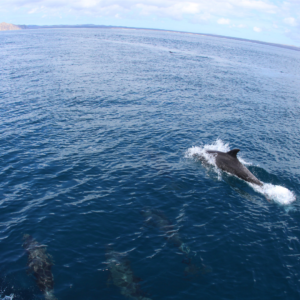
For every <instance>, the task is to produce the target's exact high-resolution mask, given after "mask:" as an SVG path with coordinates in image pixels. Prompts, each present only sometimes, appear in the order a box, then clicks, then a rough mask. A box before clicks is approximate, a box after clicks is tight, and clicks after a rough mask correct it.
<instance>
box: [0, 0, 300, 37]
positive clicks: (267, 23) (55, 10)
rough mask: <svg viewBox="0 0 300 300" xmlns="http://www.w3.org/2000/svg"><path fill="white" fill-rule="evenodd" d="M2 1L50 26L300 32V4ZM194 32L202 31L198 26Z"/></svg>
mask: <svg viewBox="0 0 300 300" xmlns="http://www.w3.org/2000/svg"><path fill="white" fill-rule="evenodd" d="M0 1H1V0H0ZM2 2H3V3H1V5H0V11H2V12H4V11H5V12H7V14H9V13H10V12H17V11H18V10H19V11H20V12H23V11H24V10H25V11H27V14H28V16H30V18H31V20H34V18H37V17H38V16H39V17H40V18H42V16H43V15H47V18H48V20H49V22H50V21H51V20H52V19H51V17H54V16H58V15H59V16H63V18H64V19H65V20H72V18H74V19H75V20H76V22H78V23H80V20H81V18H82V19H84V20H86V17H87V16H88V18H89V19H90V20H91V22H93V23H95V24H99V23H100V24H101V23H102V21H104V23H105V20H106V21H107V20H109V24H110V25H114V24H121V23H120V22H119V21H117V19H123V20H127V21H128V22H127V23H126V22H125V21H124V25H125V24H137V25H136V27H139V25H140V26H145V25H142V24H150V23H151V22H152V23H153V22H154V21H153V20H157V23H155V24H157V25H155V24H153V27H156V26H158V27H159V26H161V25H159V24H161V23H160V21H162V20H163V22H164V24H167V22H169V24H173V25H174V24H175V23H174V22H177V25H176V26H177V28H180V27H181V24H183V23H179V22H182V21H184V22H185V25H184V26H185V28H188V25H187V24H188V23H189V24H190V26H193V24H205V26H211V29H209V27H205V28H206V29H205V30H207V31H210V32H215V33H217V32H216V30H217V29H216V28H217V27H218V28H220V26H217V27H216V23H217V24H220V25H229V26H224V27H223V30H225V28H226V30H229V29H230V28H231V27H232V28H235V29H237V28H245V27H248V28H253V30H254V31H255V32H261V31H262V29H261V28H265V29H266V30H267V29H268V30H270V31H273V32H272V34H273V36H276V34H277V33H278V34H283V32H284V30H285V28H286V27H288V28H290V30H291V31H290V32H289V35H286V36H289V37H291V36H293V37H294V39H298V37H299V33H298V32H300V29H299V26H300V0H209V1H207V0H187V1H185V0H9V1H2ZM14 14H15V15H17V13H14ZM3 15H5V13H3ZM36 20H38V19H36ZM114 20H116V21H117V22H114ZM38 21H40V20H38ZM32 22H34V21H32ZM104 23H102V24H104ZM16 24H17V23H16ZM238 24H239V25H238ZM244 24H247V26H246V25H244ZM274 24H276V26H278V27H276V26H274ZM173 25H172V26H173ZM125 26H126V25H125ZM146 26H149V25H146ZM166 26H169V25H166ZM170 26H171V25H170ZM170 26H169V27H170ZM184 26H182V27H184ZM194 28H196V29H195V30H200V29H199V27H198V26H194ZM192 30H194V29H192ZM232 30H233V29H232ZM236 32H237V30H236V31H232V33H233V34H235V33H236ZM244 32H246V31H244ZM228 35H230V32H228ZM299 42H300V40H299Z"/></svg>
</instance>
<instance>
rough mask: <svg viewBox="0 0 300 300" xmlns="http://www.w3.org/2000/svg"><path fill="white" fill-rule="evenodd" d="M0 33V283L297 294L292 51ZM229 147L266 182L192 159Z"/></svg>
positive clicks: (179, 293) (233, 43)
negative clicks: (28, 242) (27, 240)
mask: <svg viewBox="0 0 300 300" xmlns="http://www.w3.org/2000/svg"><path fill="white" fill-rule="evenodd" d="M0 48H1V51H0V61H1V64H0V82H1V85H0V115H1V118H0V208H1V211H0V249H1V252H0V298H1V299H2V298H4V296H9V295H11V294H13V295H14V296H13V299H16V300H17V299H23V300H36V299H50V296H49V293H50V294H51V297H55V298H56V299H60V300H62V299H72V300H81V299H85V300H90V299H91V300H92V299H109V300H113V299H116V300H122V299H126V298H127V299H133V300H146V299H147V300H149V299H151V300H155V299H164V300H167V299H169V300H182V299H189V300H194V299H195V300H196V299H207V300H208V299H215V300H220V299H224V300H225V299H230V300H234V299H251V300H254V299H264V300H267V299H272V300H274V299H289V300H291V299H299V298H300V284H299V281H300V243H299V239H300V205H299V197H300V152H299V149H300V139H299V137H300V71H299V70H300V55H299V53H300V52H297V51H294V50H290V49H284V48H278V47H274V46H270V45H262V44H255V43H250V42H245V41H238V40H230V39H223V38H217V37H209V36H201V35H192V34H183V33H172V32H163V31H146V30H121V29H37V30H19V31H14V32H12V31H11V32H1V34H0ZM233 148H238V149H240V152H239V154H238V158H239V160H240V161H241V162H242V163H243V164H245V165H246V166H247V167H248V169H249V170H250V171H251V172H252V173H253V174H254V175H255V176H256V177H257V178H258V179H259V180H260V181H261V182H263V187H258V186H255V185H251V184H249V183H247V182H245V181H243V180H241V179H239V178H237V177H235V176H233V175H231V174H228V173H226V172H223V171H220V170H219V169H218V168H217V167H216V165H215V163H214V160H210V159H207V160H205V161H204V160H202V159H199V155H203V153H205V150H208V149H214V150H219V151H225V152H226V151H229V150H230V149H233ZM26 234H27V235H30V236H31V237H32V241H34V242H33V244H32V245H37V246H36V247H35V246H34V247H33V246H32V247H31V248H30V247H29V248H26V246H24V239H23V236H24V235H26ZM25 237H26V236H25ZM26 250H27V251H26ZM29 257H31V258H32V257H34V258H33V259H32V260H30V259H29ZM37 266H38V267H37ZM43 272H44V273H43ZM45 274H46V275H45ZM52 275H53V277H52ZM43 276H44V277H43ZM45 278H46V279H47V280H48V283H49V284H50V287H47V289H46V290H45V288H44V290H43V283H42V284H40V285H39V284H38V282H40V281H43V280H44V279H45ZM51 299H53V298H51Z"/></svg>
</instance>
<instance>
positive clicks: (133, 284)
mask: <svg viewBox="0 0 300 300" xmlns="http://www.w3.org/2000/svg"><path fill="white" fill-rule="evenodd" d="M105 256H106V264H107V265H108V270H109V272H110V279H111V280H112V282H113V283H114V285H115V286H116V287H118V288H119V289H120V292H121V294H122V295H123V296H125V297H127V298H130V299H132V300H151V299H150V298H148V297H145V296H144V295H143V294H144V293H143V292H142V291H141V289H140V285H139V283H138V282H139V281H141V279H139V278H138V277H136V276H135V275H134V274H133V271H132V269H131V267H130V262H129V260H128V259H126V257H125V255H124V254H123V253H121V252H116V251H114V250H113V249H112V247H107V250H106V255H105Z"/></svg>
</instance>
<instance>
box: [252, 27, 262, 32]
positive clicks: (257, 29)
mask: <svg viewBox="0 0 300 300" xmlns="http://www.w3.org/2000/svg"><path fill="white" fill-rule="evenodd" d="M253 30H254V31H255V32H261V31H262V29H261V28H259V27H253Z"/></svg>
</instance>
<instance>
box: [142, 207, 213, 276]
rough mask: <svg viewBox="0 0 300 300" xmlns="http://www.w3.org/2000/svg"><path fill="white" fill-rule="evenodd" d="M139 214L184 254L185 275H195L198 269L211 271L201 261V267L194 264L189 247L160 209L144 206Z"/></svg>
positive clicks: (206, 271) (202, 271)
mask: <svg viewBox="0 0 300 300" xmlns="http://www.w3.org/2000/svg"><path fill="white" fill-rule="evenodd" d="M141 214H142V215H143V216H144V218H145V221H146V223H147V224H149V225H152V226H153V227H156V228H158V229H159V230H160V231H162V232H164V233H165V237H166V239H167V241H168V242H170V243H171V244H173V245H174V246H175V247H177V248H178V250H179V251H180V252H181V253H182V254H183V255H184V259H183V261H182V262H183V263H184V264H186V265H187V266H186V267H185V269H184V273H185V275H186V276H187V275H195V274H197V273H198V272H199V271H200V272H201V273H202V274H205V273H210V272H211V268H210V267H208V266H206V265H204V264H202V263H201V265H202V266H201V267H198V266H197V265H196V264H194V258H193V257H192V256H191V253H190V248H189V247H188V246H187V245H186V244H185V243H184V242H183V241H182V239H181V236H180V235H179V233H178V230H177V229H176V227H175V226H174V225H173V224H172V222H171V221H170V220H169V219H168V218H167V217H166V216H165V215H164V213H163V212H162V211H160V210H158V209H152V208H150V207H145V208H144V209H143V210H142V211H141Z"/></svg>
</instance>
